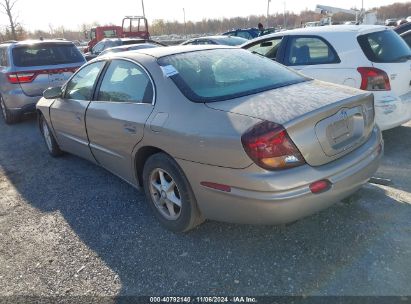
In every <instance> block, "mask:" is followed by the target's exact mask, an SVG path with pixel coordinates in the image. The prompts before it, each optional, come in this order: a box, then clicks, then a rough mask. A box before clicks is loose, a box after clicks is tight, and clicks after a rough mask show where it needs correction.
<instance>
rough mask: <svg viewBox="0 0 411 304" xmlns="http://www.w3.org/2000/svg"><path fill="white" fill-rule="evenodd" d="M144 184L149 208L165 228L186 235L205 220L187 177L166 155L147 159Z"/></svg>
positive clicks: (159, 154) (161, 154) (155, 155)
mask: <svg viewBox="0 0 411 304" xmlns="http://www.w3.org/2000/svg"><path fill="white" fill-rule="evenodd" d="M143 184H144V191H145V193H146V196H147V199H148V202H149V204H150V207H151V209H152V210H153V211H154V214H155V216H156V218H157V219H158V220H159V222H160V223H161V224H162V225H163V226H164V227H165V228H167V229H169V230H171V231H173V232H185V231H188V230H190V229H193V228H194V227H195V226H197V225H199V224H200V223H201V222H202V221H203V219H202V217H201V215H200V212H199V210H198V207H197V202H196V199H195V196H194V193H193V191H192V190H191V187H190V184H189V183H188V181H187V178H186V177H185V175H184V173H183V171H182V170H181V168H180V167H179V166H178V164H177V163H176V162H175V160H174V159H172V158H171V157H170V156H168V155H167V154H165V153H158V154H154V155H153V156H151V157H150V158H149V159H148V160H147V162H146V163H145V165H144V170H143Z"/></svg>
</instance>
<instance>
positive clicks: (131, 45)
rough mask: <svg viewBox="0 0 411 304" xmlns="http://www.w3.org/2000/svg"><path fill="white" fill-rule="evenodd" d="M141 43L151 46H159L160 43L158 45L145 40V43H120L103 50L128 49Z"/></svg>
mask: <svg viewBox="0 0 411 304" xmlns="http://www.w3.org/2000/svg"><path fill="white" fill-rule="evenodd" d="M141 45H152V46H156V47H160V45H158V44H155V43H151V42H146V43H136V44H125V45H120V46H113V47H111V48H108V49H105V50H104V51H108V50H121V49H129V48H132V47H136V46H141Z"/></svg>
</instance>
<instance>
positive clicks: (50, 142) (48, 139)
mask: <svg viewBox="0 0 411 304" xmlns="http://www.w3.org/2000/svg"><path fill="white" fill-rule="evenodd" d="M39 123H40V130H41V134H42V135H43V139H44V142H45V143H46V147H47V150H48V151H49V153H50V154H51V156H53V157H57V156H60V155H61V154H63V152H62V151H61V150H60V147H59V146H58V144H57V141H56V139H55V138H54V135H53V133H52V132H51V131H50V128H49V126H48V124H47V121H46V119H45V118H44V117H43V116H40V118H39Z"/></svg>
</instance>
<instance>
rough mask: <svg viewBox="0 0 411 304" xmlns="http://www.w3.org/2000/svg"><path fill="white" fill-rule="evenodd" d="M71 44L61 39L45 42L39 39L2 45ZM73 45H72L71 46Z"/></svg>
mask: <svg viewBox="0 0 411 304" xmlns="http://www.w3.org/2000/svg"><path fill="white" fill-rule="evenodd" d="M50 43H53V44H70V45H71V44H73V42H71V41H69V40H61V39H47V40H40V39H31V40H23V41H10V42H6V43H4V44H6V45H13V46H26V45H34V44H50ZM73 45H74V44H73Z"/></svg>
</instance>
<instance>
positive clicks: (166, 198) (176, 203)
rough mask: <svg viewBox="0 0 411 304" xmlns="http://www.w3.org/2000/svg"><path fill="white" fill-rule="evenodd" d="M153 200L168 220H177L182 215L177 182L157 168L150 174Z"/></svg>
mask: <svg viewBox="0 0 411 304" xmlns="http://www.w3.org/2000/svg"><path fill="white" fill-rule="evenodd" d="M150 195H151V199H152V201H153V203H154V205H155V206H156V208H157V209H158V211H160V213H161V215H162V216H164V217H165V218H166V219H167V220H177V219H178V218H179V216H180V215H181V208H182V202H181V196H180V191H179V189H178V187H177V184H176V182H175V181H174V179H173V178H172V177H171V175H170V174H169V173H167V172H166V171H165V170H163V169H160V168H157V169H155V170H153V171H152V172H151V174H150Z"/></svg>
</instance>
